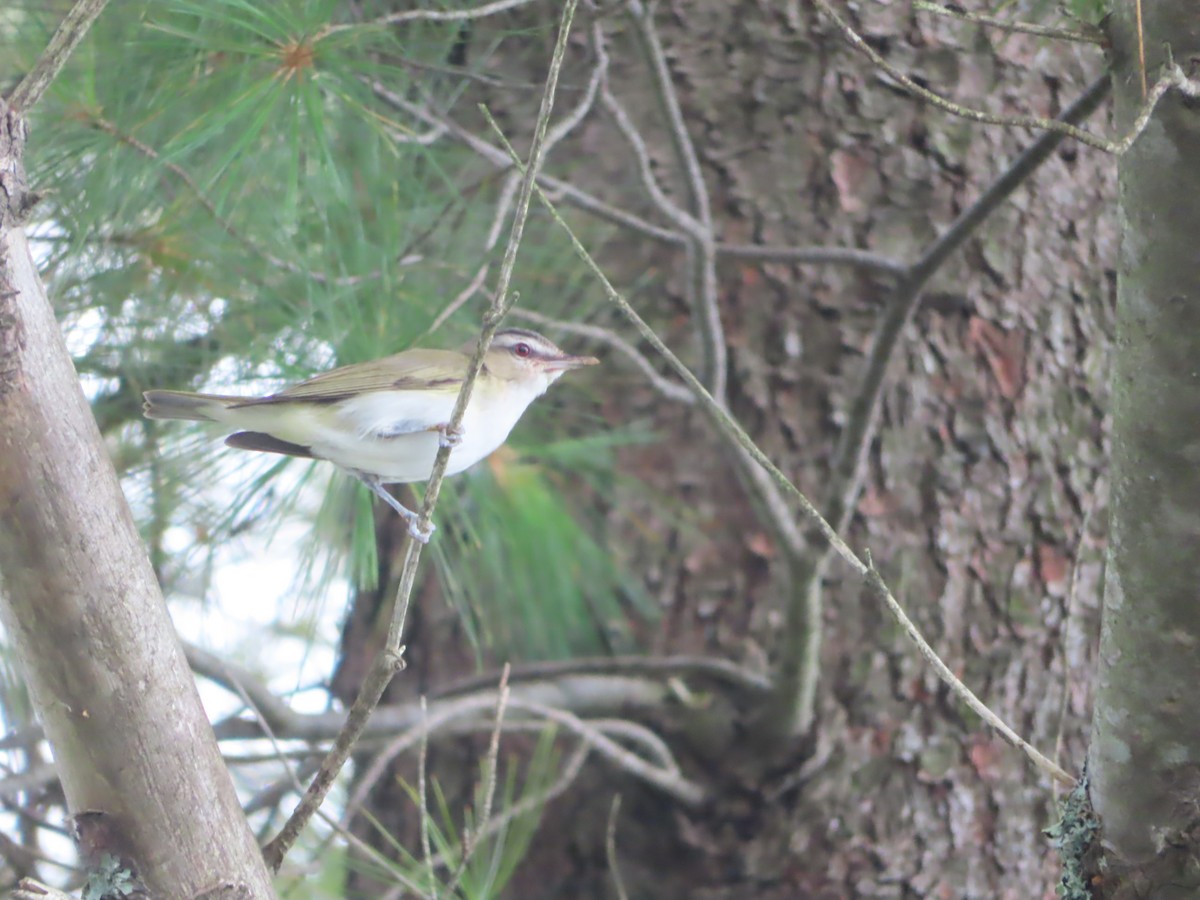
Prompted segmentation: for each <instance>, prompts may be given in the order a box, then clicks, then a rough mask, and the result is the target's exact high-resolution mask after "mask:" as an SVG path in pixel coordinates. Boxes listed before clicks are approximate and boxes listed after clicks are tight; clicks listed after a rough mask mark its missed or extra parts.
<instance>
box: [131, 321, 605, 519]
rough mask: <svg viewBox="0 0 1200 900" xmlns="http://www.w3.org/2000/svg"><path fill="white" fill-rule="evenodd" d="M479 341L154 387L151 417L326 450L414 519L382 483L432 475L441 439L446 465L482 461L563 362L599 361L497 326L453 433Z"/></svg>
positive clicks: (319, 453) (250, 442)
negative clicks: (285, 373)
mask: <svg viewBox="0 0 1200 900" xmlns="http://www.w3.org/2000/svg"><path fill="white" fill-rule="evenodd" d="M474 350H475V344H474V342H472V343H469V344H466V345H464V346H463V347H462V348H461V349H459V350H406V351H404V352H403V353H397V354H396V355H395V356H389V357H386V358H385V359H378V360H375V361H373V362H365V363H358V364H357V365H352V366H343V367H342V368H340V369H334V370H333V371H331V372H325V373H323V374H321V375H317V376H316V377H315V378H310V379H309V380H308V381H304V382H301V383H300V384H297V385H294V386H292V387H289V388H287V389H285V390H282V391H280V392H279V393H277V394H271V395H270V396H268V397H231V396H226V395H217V394H188V393H184V392H181V391H146V393H145V394H144V395H143V396H144V397H145V399H146V405H145V413H146V416H147V417H148V418H151V419H190V420H194V421H199V422H217V423H219V424H221V425H225V426H227V427H228V428H231V429H233V430H234V432H235V433H234V434H231V435H230V436H229V437H227V438H226V439H225V443H226V444H228V445H229V446H230V447H237V448H240V449H243V450H260V451H263V452H266V453H284V454H287V455H289V456H302V457H307V458H310V459H325V460H329V462H331V463H334V464H335V465H337V466H339V467H340V468H342V469H344V470H345V471H346V472H348V473H350V474H351V475H353V476H355V477H356V478H358V479H359V480H360V481H362V482H363V484H365V485H366V486H367V487H368V488H370V489H371V491H372V492H374V493H375V494H376V495H377V496H379V497H380V498H382V499H383V500H385V501H386V502H387V503H388V504H390V505H391V506H392V507H393V508H394V509H395V510H396V511H397V512H398V513H400V514H401V515H402V516H404V518H405V519H407V520H408V522H409V523H410V530H411V531H412V534H413V536H414V537H416V538H418V539H420V540H428V538H429V535H428V534H427V533H422V532H420V531H419V530H418V529H417V528H416V527H415V525H416V518H417V516H416V514H415V513H413V512H412V511H411V510H409V509H407V508H405V507H404V506H403V505H401V504H400V502H399V501H398V500H397V499H396V498H395V497H393V496H392V495H391V494H390V493H388V492H387V491H386V490H384V489H383V487H382V485H384V484H390V483H395V482H409V481H425V480H427V479H428V478H429V475H430V473H431V472H432V471H433V461H434V457H436V456H437V452H438V448H439V446H450V447H453V449H452V450H451V452H450V459H449V463H448V465H447V467H446V474H447V475H455V474H457V473H459V472H462V471H463V470H464V469H467V468H469V467H470V466H473V465H474V464H475V463H477V462H479V460H481V459H483V458H484V457H485V456H487V455H488V454H489V453H491V452H492V451H493V450H495V449H496V448H497V447H499V446H500V445H501V444H503V443H504V441H505V439H507V438H508V433H509V432H510V431H512V429H513V426H514V425H516V424H517V420H518V419H520V418H521V414H522V413H524V412H525V410H526V408H528V406H529V404H530V403H532V402H533V401H534V400H536V399H537V398H538V397H540V396H541V395H542V394H544V393H545V392H546V389H547V388H549V387H550V385H552V384H553V383H554V382H555V381H556V380H557V379H558V378H559V376H561V375H562V374H563V373H564V372H566V371H569V370H570V369H577V368H579V367H580V366H590V365H593V364H594V363H596V362H598V360H596V359H595V358H594V357H591V356H571V355H569V354H567V353H564V352H563V351H562V350H560V349H559V348H558V347H556V346H555V345H554V344H553V343H552V342H551V341H549V340H547V339H546V338H544V337H542V336H541V335H540V334H537V333H536V332H533V331H526V330H524V329H522V328H505V329H503V330H501V331H497V332H496V336H495V338H494V339H493V340H492V344H491V346H490V347H489V348H488V351H487V354H486V355H485V356H484V358H483V368H482V369H481V370H480V372H479V377H478V378H477V379H476V381H475V386H474V391H473V392H472V394H471V402H470V403H469V404H467V410H466V415H465V416H464V417H463V423H462V431H461V433H460V434H454V435H450V434H448V433H447V425H448V424H449V422H450V414H451V412H452V411H453V409H454V403H455V401H456V400H457V399H458V392H459V389H460V388H461V387H462V383H463V379H464V378H465V377H466V373H467V365H468V363H469V362H470V357H471V354H472V353H473V352H474Z"/></svg>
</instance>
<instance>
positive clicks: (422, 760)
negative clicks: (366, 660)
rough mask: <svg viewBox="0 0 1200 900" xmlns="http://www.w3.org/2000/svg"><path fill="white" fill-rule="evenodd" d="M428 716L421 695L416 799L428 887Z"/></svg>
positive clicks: (432, 872) (433, 878)
mask: <svg viewBox="0 0 1200 900" xmlns="http://www.w3.org/2000/svg"><path fill="white" fill-rule="evenodd" d="M428 718H429V705H428V704H427V703H426V702H425V698H424V697H423V696H422V697H421V743H420V745H419V749H418V751H417V801H418V802H419V803H420V804H421V808H420V809H419V810H418V814H419V816H420V828H421V859H422V860H424V861H425V867H426V874H427V875H428V876H429V889H430V890H433V888H434V885H436V884H437V872H436V871H435V870H434V867H433V847H432V845H431V844H430V841H429V795H428V791H427V787H426V780H427V779H428V777H429V729H428V728H427V727H426V723H427V722H428Z"/></svg>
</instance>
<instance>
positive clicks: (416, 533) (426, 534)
mask: <svg viewBox="0 0 1200 900" xmlns="http://www.w3.org/2000/svg"><path fill="white" fill-rule="evenodd" d="M435 531H437V526H436V525H434V524H433V523H432V522H426V523H425V527H424V528H422V527H421V520H420V517H419V516H414V517H413V518H411V519H409V520H408V533H409V535H411V536H412V539H413V540H414V541H417V542H418V543H421V544H428V543H429V539H430V538H431V537H433V533H434V532H435Z"/></svg>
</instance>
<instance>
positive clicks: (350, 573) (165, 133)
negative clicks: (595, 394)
mask: <svg viewBox="0 0 1200 900" xmlns="http://www.w3.org/2000/svg"><path fill="white" fill-rule="evenodd" d="M385 11H390V6H389V7H386V8H385V5H384V4H378V8H376V5H375V4H371V3H367V4H365V5H363V8H362V9H361V11H360V14H361V15H362V16H363V17H364V18H367V19H369V18H370V17H372V16H373V15H378V14H382V13H383V12H385ZM348 14H349V10H348V7H347V6H346V5H345V4H341V3H338V2H336V0H287V2H280V3H271V4H261V3H251V2H248V0H213V2H207V0H206V2H200V0H161V2H155V3H149V2H130V3H124V4H118V5H114V6H111V7H110V8H109V10H107V11H106V12H105V14H104V15H103V16H102V17H101V18H100V19H99V21H98V23H97V25H96V26H95V28H94V29H93V31H92V32H91V33H90V34H89V36H88V38H87V40H86V41H85V43H84V45H83V46H82V47H81V48H80V50H79V52H77V53H76V54H75V55H74V56H73V57H72V59H71V61H70V64H69V67H68V69H67V70H66V71H65V72H64V73H63V75H62V77H60V78H59V79H58V80H57V81H56V82H55V83H54V85H53V86H52V89H51V92H50V94H49V95H48V96H47V98H46V100H45V102H43V104H41V105H40V106H39V107H38V109H37V111H36V116H37V118H36V120H35V122H34V124H33V134H34V135H35V139H34V140H33V141H32V143H31V145H30V150H29V157H28V163H29V168H30V177H31V181H32V182H33V183H34V184H35V185H36V186H37V187H38V188H39V189H41V190H46V191H48V192H49V198H48V200H47V202H46V203H44V204H43V205H42V206H41V207H39V208H38V214H39V215H42V216H43V219H42V221H41V222H40V223H39V225H38V226H37V229H36V232H35V233H36V235H37V239H38V248H39V250H40V252H41V253H42V254H43V255H44V258H45V275H46V277H47V281H48V284H49V286H50V288H51V291H52V293H53V296H54V298H55V303H56V306H57V308H58V310H59V312H60V315H61V317H62V319H63V321H64V325H65V326H66V329H67V332H68V334H69V336H70V340H71V342H72V347H73V351H74V353H75V356H76V362H77V366H78V368H79V371H80V373H81V375H82V376H83V378H84V380H85V383H86V385H87V386H88V389H89V390H90V391H91V393H92V395H93V397H94V404H95V409H96V413H97V418H98V420H99V421H100V423H101V426H102V427H103V428H104V429H105V431H106V433H107V434H108V435H109V438H110V441H111V446H112V447H113V451H114V456H115V457H116V458H117V459H118V460H119V462H120V465H121V469H122V472H123V474H124V476H125V479H126V485H127V489H128V492H129V494H130V496H131V499H132V501H133V505H134V507H135V510H136V512H137V514H138V516H139V520H140V521H141V522H142V523H143V527H144V533H145V535H146V538H147V542H148V544H149V545H150V548H151V555H152V558H153V560H154V562H155V566H156V569H157V570H158V571H159V572H160V574H161V575H162V576H163V577H164V579H165V581H166V583H167V584H168V586H170V585H172V584H179V585H183V584H189V585H191V589H192V590H193V592H194V591H195V590H196V588H197V586H199V592H200V593H203V589H204V581H205V579H206V577H207V576H206V573H207V571H208V568H209V567H210V566H211V563H212V559H213V555H214V549H215V548H217V547H219V546H220V545H222V544H223V543H224V542H226V541H228V540H230V539H232V538H233V537H235V536H238V535H241V534H243V533H245V532H247V531H253V532H254V533H255V534H260V535H269V534H271V532H272V529H273V528H274V527H275V526H276V524H277V523H279V522H280V521H282V520H283V518H284V517H285V516H287V515H311V514H312V513H311V508H313V507H315V508H316V509H317V511H316V513H315V517H314V527H313V529H312V533H311V534H312V537H311V540H310V542H309V544H308V546H306V547H304V548H302V550H301V554H300V558H299V559H298V564H297V567H296V572H297V579H296V584H297V586H298V587H300V588H301V589H302V590H303V591H304V593H305V594H306V595H307V596H309V597H317V596H320V595H321V594H322V593H324V592H325V590H326V589H327V588H328V587H329V585H330V583H331V581H332V580H333V579H335V578H349V579H351V580H352V581H353V582H354V583H357V584H361V585H366V586H370V585H371V584H372V583H373V581H374V579H375V578H376V577H377V573H378V570H379V560H378V557H377V553H378V548H377V546H376V542H375V535H374V532H373V521H372V517H371V505H370V501H369V499H368V498H367V496H366V495H365V493H364V492H363V491H361V489H358V488H357V487H355V486H354V485H352V484H351V483H350V482H348V480H346V479H344V478H340V477H334V478H332V479H329V480H328V481H326V478H327V476H328V475H329V473H330V471H331V470H330V467H329V466H327V465H317V466H311V465H310V464H308V463H306V462H296V461H290V460H286V459H282V458H273V457H253V456H251V455H248V454H245V453H230V452H227V451H225V450H224V449H223V448H221V446H220V444H219V443H218V442H216V441H214V440H213V438H214V434H213V433H212V432H210V431H206V430H205V429H203V428H200V427H198V426H197V427H191V426H187V425H180V424H175V423H172V424H170V425H166V426H164V425H160V424H156V423H145V422H142V421H141V420H140V399H139V395H140V392H141V391H142V390H144V389H146V388H149V387H168V388H176V389H205V390H215V391H224V392H233V393H243V392H244V393H250V392H266V391H270V390H273V389H277V388H278V387H280V386H282V385H283V384H285V383H288V382H292V381H295V380H299V379H301V378H304V377H308V376H309V375H311V374H313V373H314V372H317V371H320V370H322V369H325V368H328V367H330V366H332V365H335V364H344V363H350V362H356V361H360V360H364V359H370V358H375V357H379V356H383V355H386V354H389V353H394V352H397V351H398V350H401V349H404V348H405V347H407V346H411V345H412V344H413V343H414V342H418V341H420V342H421V343H423V344H427V345H431V346H437V345H441V346H455V345H456V344H458V343H459V342H460V341H462V340H466V339H468V338H471V337H473V336H474V335H475V334H476V333H477V328H478V325H477V322H478V313H479V308H480V307H479V304H478V302H477V303H476V304H475V305H474V306H468V307H466V308H465V309H464V310H463V311H462V312H461V313H459V314H458V316H456V317H454V318H452V319H451V321H450V322H449V323H447V325H446V326H445V327H444V328H443V329H442V330H441V331H440V332H438V333H437V334H435V335H432V336H430V335H428V332H429V329H430V327H431V324H432V323H433V321H434V320H435V318H436V317H437V316H438V315H439V314H440V313H441V312H442V311H443V310H444V308H445V307H446V305H447V304H448V303H449V302H450V300H451V299H452V298H453V297H455V296H456V295H457V294H458V293H459V292H460V291H462V289H463V288H464V287H465V285H466V284H467V283H468V282H469V281H470V280H471V278H472V277H473V276H474V274H475V272H476V271H477V270H478V267H479V265H480V264H481V263H482V262H485V261H486V260H484V259H482V258H481V256H480V248H481V247H483V246H484V243H485V235H486V234H487V231H488V230H489V229H490V227H491V224H492V222H491V219H492V215H493V212H494V202H495V200H496V199H497V197H498V190H499V187H500V181H499V179H498V178H497V177H496V176H495V174H494V173H493V172H492V171H491V170H490V169H488V168H487V167H484V166H481V164H480V163H479V161H478V159H477V158H476V157H475V156H474V154H473V153H472V152H470V151H469V150H466V149H463V148H461V147H459V146H458V145H456V144H455V143H454V142H453V141H450V140H443V141H439V142H436V143H432V144H427V143H424V142H421V141H417V140H412V138H413V137H414V136H415V135H417V134H419V133H420V132H423V131H424V130H425V126H424V125H423V124H422V123H420V122H419V121H416V120H414V119H411V118H409V117H408V115H407V114H405V113H404V112H403V111H402V110H400V109H398V108H397V107H396V106H395V105H393V104H389V102H387V100H386V99H385V98H384V97H383V96H382V91H387V92H390V93H391V94H394V95H397V96H400V97H405V98H408V99H410V100H413V101H414V102H420V103H424V104H427V105H429V106H431V107H434V108H438V109H446V110H451V111H452V112H453V113H454V114H456V115H460V116H462V117H467V116H471V115H474V106H473V104H472V103H468V102H465V101H466V99H467V97H466V95H467V93H468V92H469V90H470V89H471V85H472V81H471V80H470V79H469V78H464V77H459V75H460V74H462V73H458V72H456V71H455V70H454V69H453V68H452V67H449V66H447V64H446V60H447V59H448V58H449V57H451V55H452V54H451V50H452V48H453V47H454V46H455V44H456V42H457V41H458V40H459V37H460V35H459V26H458V25H457V24H456V23H439V22H426V23H407V24H406V25H405V26H404V27H403V28H394V27H374V26H370V27H363V26H357V27H350V28H342V27H341V26H343V25H347V24H349V23H348V22H346V21H345V17H346V16H347V15H348ZM552 23H553V17H548V18H546V19H545V22H544V27H545V28H546V29H547V33H549V29H550V28H551V27H552ZM49 24H52V18H51V17H48V16H47V15H43V14H42V13H40V12H29V13H27V14H26V15H25V16H24V17H23V18H21V19H20V21H19V23H18V25H17V26H15V27H19V28H20V29H21V30H22V32H23V37H24V41H23V43H24V45H27V46H32V47H40V46H41V45H42V42H43V41H44V38H45V35H46V32H47V28H48V25H49ZM516 36H517V37H521V38H522V39H524V40H528V38H529V36H530V35H529V34H523V35H516ZM472 52H473V54H475V57H474V58H473V59H472V60H471V65H472V66H473V67H475V68H477V69H480V70H485V69H486V68H487V66H488V62H489V58H488V55H487V54H488V52H489V51H488V49H487V48H486V47H484V48H473V51H472ZM531 96H532V95H531ZM562 251H563V243H562V238H561V237H560V236H559V235H557V233H556V232H553V231H552V230H550V229H549V228H548V227H547V224H546V223H545V222H544V221H539V220H537V219H536V218H535V219H533V220H531V222H530V226H529V228H528V231H527V237H526V241H525V243H524V245H523V247H522V255H521V259H520V264H519V266H518V271H517V277H516V285H515V286H516V287H517V288H518V289H519V290H521V291H522V292H523V295H524V296H523V298H522V302H523V304H527V305H528V306H530V307H532V308H535V309H537V310H538V311H539V312H542V313H544V314H548V315H552V316H561V317H563V318H569V319H578V318H581V317H582V316H583V315H584V310H583V308H582V300H581V298H582V297H585V296H587V295H586V292H585V291H583V290H581V289H580V284H581V278H582V276H581V273H580V272H579V271H578V270H577V269H576V268H575V267H574V262H573V261H572V258H571V257H570V255H569V254H565V253H563V252H562ZM498 255H499V249H498V250H496V251H495V253H494V254H493V256H498ZM572 390H573V388H572V386H571V384H570V381H568V382H567V383H566V384H563V385H561V386H558V387H556V388H555V392H554V394H553V395H552V397H551V398H548V399H547V400H545V401H543V403H546V404H550V403H552V402H559V401H556V400H555V399H554V398H563V399H564V400H565V398H567V397H568V396H570V394H569V392H570V391H572ZM584 403H585V401H583V400H581V399H580V398H579V395H578V393H576V394H575V395H574V400H573V401H572V403H571V405H572V406H573V407H578V406H579V405H581V404H584ZM566 418H569V417H566ZM538 423H541V424H542V425H543V426H544V427H545V430H546V433H552V434H561V433H563V430H564V429H563V421H562V419H561V418H558V419H555V420H554V421H551V420H549V419H547V418H546V417H544V416H539V417H537V418H536V419H534V418H532V417H531V418H530V419H529V421H528V422H527V423H522V426H521V428H520V429H519V432H518V435H517V438H518V439H519V440H526V441H529V440H533V441H536V440H537V437H536V430H537V426H538ZM567 424H568V425H569V424H570V423H569V422H568V423H567ZM588 428H590V429H592V430H594V431H598V432H601V433H602V430H603V428H604V426H603V425H602V424H600V423H593V424H589V426H588ZM580 430H581V431H582V430H584V429H580ZM626 439H628V436H626ZM639 439H641V438H639ZM612 446H613V444H612V441H611V440H610V439H608V438H604V439H599V440H596V439H580V440H575V441H571V442H568V443H567V444H564V445H562V446H558V447H556V445H554V444H542V445H536V447H535V449H534V450H533V451H532V452H531V453H530V454H528V455H526V456H523V457H522V458H521V461H520V463H513V464H510V462H509V459H510V458H509V457H504V458H503V459H504V460H505V461H504V462H503V463H502V464H497V465H498V466H499V468H497V467H496V466H493V467H492V468H491V469H489V470H487V471H480V472H478V473H475V474H474V475H471V476H466V477H464V478H462V479H459V480H457V481H458V482H460V483H456V482H451V483H450V485H449V486H448V488H449V489H448V490H447V492H446V494H445V495H444V496H445V498H446V499H445V502H444V504H443V508H442V509H440V510H439V512H438V522H439V525H440V528H441V531H439V540H437V541H435V542H434V544H433V549H434V552H433V554H432V556H433V558H434V561H435V562H436V574H437V577H438V578H439V581H440V583H441V585H442V587H443V588H444V589H445V592H446V593H447V594H448V595H449V597H450V598H451V600H452V602H454V603H455V604H456V606H458V607H459V608H460V609H462V610H463V611H464V614H465V615H466V617H467V622H468V626H469V629H470V630H471V632H472V633H473V634H475V635H476V636H477V638H478V640H479V645H480V647H481V648H489V649H497V650H503V651H504V652H508V650H510V649H511V650H512V651H513V652H519V653H522V654H529V655H533V656H562V655H565V654H567V653H570V652H573V651H579V650H585V651H588V652H595V651H597V650H600V649H603V648H604V647H606V646H611V645H612V643H613V642H614V641H615V642H618V643H620V644H621V645H622V647H623V648H626V645H627V644H628V642H629V638H628V635H627V634H626V633H625V630H624V625H623V622H624V620H625V618H626V616H627V615H628V613H629V611H630V610H629V609H628V608H626V607H628V606H629V604H630V603H631V602H633V603H634V605H635V606H636V605H638V603H640V598H639V596H638V593H637V588H636V586H635V585H634V584H633V583H632V581H631V580H630V579H629V578H628V577H626V576H625V575H623V574H622V573H621V571H620V566H619V562H617V561H614V560H612V559H611V558H610V557H609V554H608V552H607V550H606V548H605V547H604V544H603V541H602V540H601V538H600V535H602V534H603V530H604V528H605V527H606V526H605V523H604V518H603V515H602V514H601V510H600V508H599V507H601V506H603V505H604V504H603V500H604V497H605V496H606V494H605V490H604V483H605V482H609V483H611V481H612V479H613V478H614V477H615V476H614V460H613V454H612ZM580 471H584V472H586V476H585V477H584V478H580V477H579V472H580ZM581 482H583V483H585V484H586V487H585V488H583V491H584V493H583V498H585V499H581V498H580V497H579V496H578V492H579V491H580V489H581V488H580V485H581ZM214 485H217V486H221V488H222V489H221V490H218V491H215V492H214V490H213V486H214ZM318 492H320V493H318ZM314 496H319V497H320V498H322V499H320V500H319V501H318V502H312V500H313V497H314ZM568 497H571V498H572V499H568ZM179 525H183V526H185V527H186V529H187V530H188V531H189V532H191V533H193V534H194V535H195V536H196V538H197V540H196V543H195V545H194V546H193V547H192V548H191V549H190V550H187V551H184V552H183V553H180V552H179V551H178V549H174V550H172V549H169V548H168V546H167V541H166V538H165V536H166V535H168V534H170V533H172V529H173V526H179ZM175 533H176V534H177V533H178V529H175ZM198 574H199V576H200V577H197V576H198ZM427 577H428V576H427Z"/></svg>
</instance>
